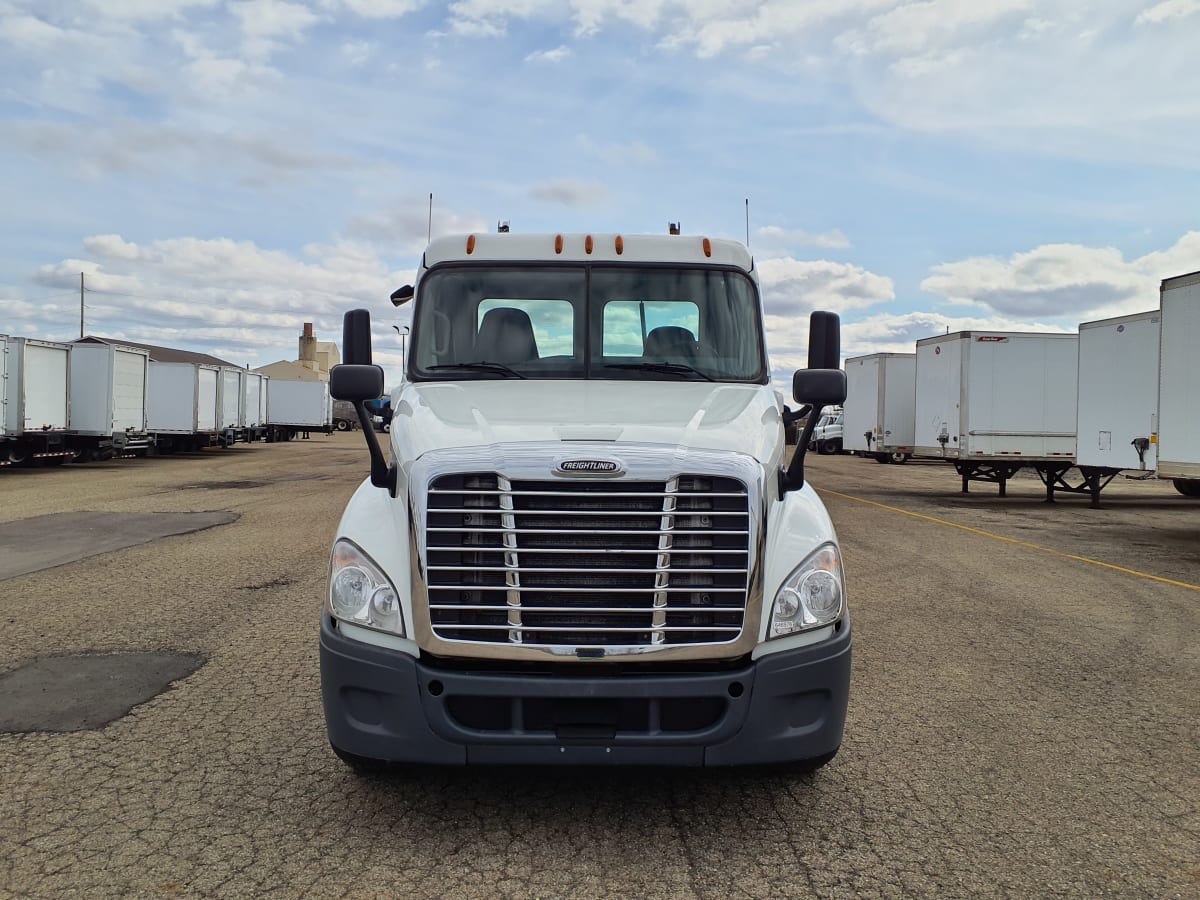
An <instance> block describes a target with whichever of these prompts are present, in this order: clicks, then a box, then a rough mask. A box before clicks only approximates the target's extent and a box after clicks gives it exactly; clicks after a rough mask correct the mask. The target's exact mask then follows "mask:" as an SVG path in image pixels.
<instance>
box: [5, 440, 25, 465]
mask: <svg viewBox="0 0 1200 900" xmlns="http://www.w3.org/2000/svg"><path fill="white" fill-rule="evenodd" d="M8 461H9V462H10V463H11V464H12V465H14V466H23V465H25V464H26V463H27V462H29V445H28V444H27V443H25V442H24V441H14V442H13V443H12V444H10V445H9V448H8Z"/></svg>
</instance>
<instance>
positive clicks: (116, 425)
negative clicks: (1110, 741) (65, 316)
mask: <svg viewBox="0 0 1200 900" xmlns="http://www.w3.org/2000/svg"><path fill="white" fill-rule="evenodd" d="M149 367H150V354H149V353H148V352H147V351H146V350H142V349H139V348H137V347H127V346H122V345H120V344H80V343H76V344H71V357H70V373H71V376H70V384H71V390H70V402H71V435H72V440H73V441H74V442H75V445H76V446H77V448H78V449H79V451H80V454H81V455H82V456H83V457H84V458H93V459H95V458H103V457H108V456H111V455H112V454H113V453H116V452H123V451H126V450H143V449H146V448H147V447H148V446H149V438H148V435H147V431H146V381H147V378H146V376H147V372H148V370H149Z"/></svg>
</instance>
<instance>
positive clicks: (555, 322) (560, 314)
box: [475, 298, 575, 359]
mask: <svg viewBox="0 0 1200 900" xmlns="http://www.w3.org/2000/svg"><path fill="white" fill-rule="evenodd" d="M493 309H519V310H521V311H522V312H524V313H525V314H526V315H528V316H529V322H530V324H531V325H532V326H533V334H534V338H535V339H536V341H537V350H538V356H539V357H540V358H542V359H545V358H546V357H548V356H572V355H574V350H573V343H574V342H573V334H574V330H575V307H574V306H573V305H572V304H571V302H570V301H569V300H512V299H507V298H506V299H486V300H482V301H480V303H479V306H478V308H477V310H476V313H475V329H476V331H478V330H479V326H480V325H481V324H482V323H483V317H484V316H485V315H487V314H488V313H489V312H490V311H491V310H493Z"/></svg>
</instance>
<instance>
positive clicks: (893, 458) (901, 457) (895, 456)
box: [888, 450, 909, 466]
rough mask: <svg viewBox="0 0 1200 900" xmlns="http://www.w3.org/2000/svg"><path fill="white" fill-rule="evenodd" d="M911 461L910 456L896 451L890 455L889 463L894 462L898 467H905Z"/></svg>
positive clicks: (901, 451)
mask: <svg viewBox="0 0 1200 900" xmlns="http://www.w3.org/2000/svg"><path fill="white" fill-rule="evenodd" d="M908 460H909V455H908V454H907V453H905V452H904V451H903V450H894V451H893V452H891V453H890V454H888V462H894V463H895V464H896V465H898V466H902V465H904V464H905V463H906V462H908Z"/></svg>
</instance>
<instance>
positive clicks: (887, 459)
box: [872, 453, 892, 465]
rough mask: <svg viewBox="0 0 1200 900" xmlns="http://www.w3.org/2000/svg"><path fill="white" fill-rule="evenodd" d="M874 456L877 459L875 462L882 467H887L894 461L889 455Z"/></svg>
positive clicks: (877, 454)
mask: <svg viewBox="0 0 1200 900" xmlns="http://www.w3.org/2000/svg"><path fill="white" fill-rule="evenodd" d="M872 455H873V456H874V457H875V462H877V463H879V464H880V465H887V464H888V463H890V462H891V461H892V457H891V456H890V455H889V454H887V453H875V454H872Z"/></svg>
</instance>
